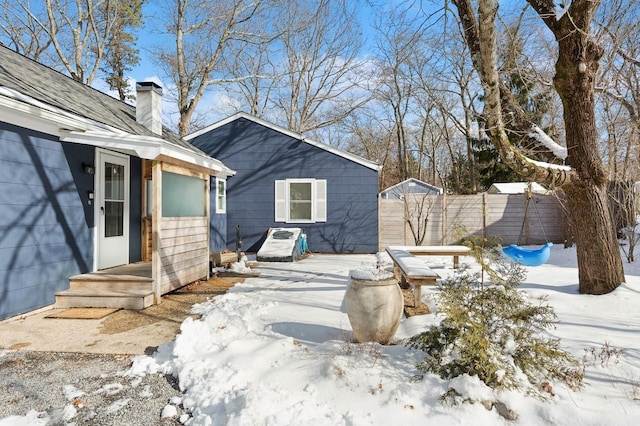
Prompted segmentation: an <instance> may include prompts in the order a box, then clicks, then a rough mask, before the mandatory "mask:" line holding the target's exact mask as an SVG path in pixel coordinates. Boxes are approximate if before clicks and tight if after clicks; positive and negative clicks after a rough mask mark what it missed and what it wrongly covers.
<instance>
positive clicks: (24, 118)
mask: <svg viewBox="0 0 640 426" xmlns="http://www.w3.org/2000/svg"><path fill="white" fill-rule="evenodd" d="M0 116H1V117H2V121H5V122H7V123H10V124H14V125H16V126H20V127H25V128H28V129H33V130H36V131H39V132H42V133H46V134H50V135H53V136H57V137H58V138H59V139H60V140H61V141H63V142H72V143H79V144H84V145H92V146H96V147H100V148H106V149H112V150H115V151H118V152H122V153H125V154H129V155H134V156H136V157H140V158H143V159H146V160H155V159H167V158H169V159H175V160H178V161H179V162H180V163H183V164H184V163H186V164H189V165H192V166H194V167H195V168H197V169H199V170H202V171H204V172H206V173H208V174H211V175H216V176H219V177H229V176H233V175H235V171H233V170H231V169H230V168H228V167H227V166H225V165H224V164H223V163H222V162H221V161H219V160H217V159H215V158H212V157H209V156H208V155H206V154H205V153H200V152H197V151H195V150H189V149H187V148H185V147H182V146H179V145H177V144H174V143H171V142H169V141H167V140H164V139H162V138H160V137H153V136H146V135H135V134H131V133H127V132H124V131H122V130H120V129H117V128H114V127H112V126H109V125H106V124H104V123H100V122H97V121H95V120H92V119H90V118H86V117H81V116H78V115H75V114H71V113H69V112H68V111H64V110H62V109H60V108H57V107H54V106H51V105H48V104H46V103H44V102H41V101H39V100H37V99H34V98H32V97H30V96H27V95H25V94H23V93H20V92H18V91H16V90H14V89H11V88H8V87H3V86H0Z"/></svg>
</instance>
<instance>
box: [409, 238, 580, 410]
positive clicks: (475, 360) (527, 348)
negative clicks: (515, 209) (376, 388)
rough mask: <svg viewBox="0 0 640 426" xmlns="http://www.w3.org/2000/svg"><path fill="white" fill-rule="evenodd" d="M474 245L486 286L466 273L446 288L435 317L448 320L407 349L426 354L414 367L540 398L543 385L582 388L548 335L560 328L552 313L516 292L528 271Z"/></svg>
mask: <svg viewBox="0 0 640 426" xmlns="http://www.w3.org/2000/svg"><path fill="white" fill-rule="evenodd" d="M481 242H485V241H484V240H483V241H481ZM474 243H475V244H474V245H475V247H474V248H473V249H472V252H473V253H474V256H477V257H478V258H479V263H480V264H481V265H482V269H483V274H482V276H485V275H486V276H487V279H488V283H484V281H483V280H481V279H480V277H481V274H480V273H472V272H470V271H469V269H468V267H463V268H461V269H459V270H458V271H457V272H456V273H455V275H453V276H452V277H450V278H449V279H447V280H445V281H444V282H443V283H442V285H441V289H440V292H439V301H438V306H439V307H438V312H439V314H441V315H443V316H444V319H443V320H442V322H441V323H440V324H439V325H437V326H431V327H430V328H429V329H428V330H426V331H425V332H423V333H421V334H418V335H416V336H413V337H412V338H410V339H409V340H408V343H407V345H408V346H409V347H411V348H415V349H420V350H422V351H424V352H425V353H426V354H427V356H426V357H425V358H424V360H423V361H422V362H420V363H419V364H418V365H417V368H418V369H419V370H420V371H422V372H425V373H426V372H430V373H435V374H438V375H439V376H440V377H442V378H444V379H452V378H454V377H457V376H459V375H462V374H464V373H466V374H469V375H476V376H477V377H478V378H479V379H480V380H482V381H483V382H484V383H485V384H486V385H487V386H490V387H491V388H493V389H496V390H501V389H523V390H526V391H528V392H530V393H533V394H536V395H538V396H540V397H541V396H542V394H541V393H540V385H541V384H542V383H544V382H545V381H549V380H562V381H563V382H565V383H567V384H568V385H569V386H571V388H576V387H579V386H580V384H581V382H582V377H583V373H582V372H581V371H580V370H579V368H578V362H577V361H576V360H575V359H574V358H573V357H572V356H571V355H570V354H569V353H568V352H566V351H564V350H563V349H562V348H561V347H560V342H559V340H558V339H552V338H548V337H547V336H545V331H546V330H548V329H551V328H553V327H555V324H556V323H557V317H556V315H555V313H554V312H553V308H552V307H551V306H549V305H548V304H547V303H546V300H545V299H542V298H541V299H538V300H537V301H536V302H535V303H531V302H530V301H529V300H528V299H527V297H526V295H525V294H524V293H523V292H521V291H519V290H518V289H517V287H518V285H520V284H521V283H522V282H523V281H524V278H525V270H524V268H523V267H522V266H521V265H519V264H513V263H508V264H507V263H505V262H504V260H503V258H502V257H501V256H500V252H499V246H489V247H488V248H486V246H485V248H484V249H483V250H479V249H478V246H479V245H478V244H477V243H478V241H475V242H474Z"/></svg>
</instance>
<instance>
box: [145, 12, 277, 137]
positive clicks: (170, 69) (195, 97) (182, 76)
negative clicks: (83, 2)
mask: <svg viewBox="0 0 640 426" xmlns="http://www.w3.org/2000/svg"><path fill="white" fill-rule="evenodd" d="M267 3H268V1H267V0H264V1H263V0H220V1H216V2H210V1H207V0H193V1H191V0H167V7H166V8H165V11H167V10H168V11H169V13H166V14H165V15H163V17H164V19H166V22H165V24H164V31H165V32H166V33H167V34H168V35H169V36H170V37H171V38H172V39H173V40H174V42H175V44H174V45H173V46H171V47H170V46H166V45H164V46H159V47H157V48H156V49H155V57H156V60H157V62H158V64H159V65H160V66H161V67H162V68H163V69H164V71H165V73H166V74H167V75H169V76H170V77H171V80H172V81H173V84H174V85H175V86H176V98H175V101H176V103H177V107H178V108H177V109H178V112H179V114H180V118H179V122H178V133H179V134H180V135H181V136H184V135H186V134H187V133H189V131H190V129H191V124H192V123H191V122H192V119H193V117H194V113H195V112H196V108H197V106H198V104H199V102H200V101H201V100H202V97H203V96H204V94H205V92H206V91H207V89H208V88H209V87H210V86H212V85H216V84H222V83H227V82H231V81H238V80H242V79H246V78H247V77H248V76H233V75H230V73H229V70H228V68H227V67H226V66H225V65H226V64H228V63H230V62H232V61H230V60H228V58H225V56H226V55H234V54H236V52H237V51H239V50H241V49H243V48H244V46H245V45H246V44H251V43H258V42H260V39H261V34H260V33H261V31H262V25H261V22H260V18H261V14H262V13H265V12H266V10H267V9H266V7H267V5H268V4H267Z"/></svg>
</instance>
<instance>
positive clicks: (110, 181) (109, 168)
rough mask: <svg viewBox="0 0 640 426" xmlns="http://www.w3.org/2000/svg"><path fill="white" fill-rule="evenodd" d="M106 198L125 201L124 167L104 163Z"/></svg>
mask: <svg viewBox="0 0 640 426" xmlns="http://www.w3.org/2000/svg"><path fill="white" fill-rule="evenodd" d="M104 164H105V167H104V198H105V199H106V200H124V166H122V165H120V164H112V163H104Z"/></svg>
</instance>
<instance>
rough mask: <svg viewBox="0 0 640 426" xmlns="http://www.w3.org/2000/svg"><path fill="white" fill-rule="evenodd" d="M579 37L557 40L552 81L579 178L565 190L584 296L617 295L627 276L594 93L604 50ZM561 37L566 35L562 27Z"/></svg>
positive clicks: (569, 30)
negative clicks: (601, 148)
mask: <svg viewBox="0 0 640 426" xmlns="http://www.w3.org/2000/svg"><path fill="white" fill-rule="evenodd" d="M565 22H566V21H565ZM571 25H573V23H571ZM575 33H578V32H577V31H575V29H572V28H567V29H566V35H567V36H566V37H558V47H559V49H558V50H559V56H558V61H557V63H556V75H555V77H554V86H555V88H556V90H557V92H558V94H559V95H560V98H561V99H562V105H563V109H564V111H563V117H564V124H565V129H566V135H567V148H568V157H567V163H568V164H569V165H571V166H572V167H573V168H574V169H575V171H576V173H577V177H578V179H572V180H571V182H570V183H569V184H568V185H566V186H565V187H564V188H563V189H564V191H565V193H566V194H567V207H568V209H567V214H568V216H569V220H570V222H571V228H572V229H573V232H574V237H575V241H576V249H577V253H578V275H579V282H580V284H579V290H580V293H588V294H604V293H609V292H611V291H613V290H615V289H616V288H617V287H618V286H619V285H620V284H621V283H623V282H624V281H625V277H624V269H623V267H622V258H621V257H620V248H619V245H618V242H617V239H616V229H615V228H616V227H615V224H614V221H613V218H612V215H611V210H610V208H609V199H608V193H607V186H608V179H607V175H606V172H605V169H604V166H603V164H602V160H601V159H600V154H599V150H598V131H597V128H596V117H595V95H594V92H595V78H596V75H597V71H598V66H599V65H598V64H599V60H600V57H601V56H602V48H601V47H600V46H598V45H597V44H596V43H595V42H594V41H593V40H592V39H591V38H590V37H589V34H588V33H586V34H584V33H583V34H575ZM559 34H561V35H564V34H565V31H563V30H562V29H560V28H558V31H557V33H556V35H559ZM569 34H571V35H569Z"/></svg>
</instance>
